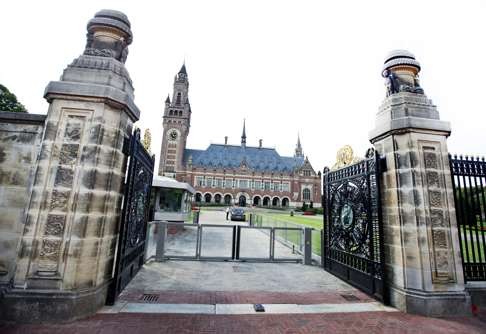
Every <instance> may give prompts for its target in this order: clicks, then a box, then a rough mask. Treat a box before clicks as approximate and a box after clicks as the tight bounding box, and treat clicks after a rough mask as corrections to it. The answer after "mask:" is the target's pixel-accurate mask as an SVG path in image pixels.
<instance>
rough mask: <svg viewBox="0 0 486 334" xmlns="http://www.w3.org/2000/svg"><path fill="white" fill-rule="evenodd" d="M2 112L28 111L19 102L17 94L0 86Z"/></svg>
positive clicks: (0, 107)
mask: <svg viewBox="0 0 486 334" xmlns="http://www.w3.org/2000/svg"><path fill="white" fill-rule="evenodd" d="M0 111H10V112H27V109H25V107H24V106H23V104H22V103H20V102H19V101H17V97H16V96H15V94H13V93H11V92H10V91H9V90H8V89H7V87H5V86H3V85H1V84H0Z"/></svg>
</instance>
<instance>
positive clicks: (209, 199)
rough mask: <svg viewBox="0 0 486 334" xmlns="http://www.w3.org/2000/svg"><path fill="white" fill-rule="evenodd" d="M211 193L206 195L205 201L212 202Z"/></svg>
mask: <svg viewBox="0 0 486 334" xmlns="http://www.w3.org/2000/svg"><path fill="white" fill-rule="evenodd" d="M211 197H212V196H211V194H206V195H204V202H206V203H211Z"/></svg>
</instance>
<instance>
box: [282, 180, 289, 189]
mask: <svg viewBox="0 0 486 334" xmlns="http://www.w3.org/2000/svg"><path fill="white" fill-rule="evenodd" d="M282 191H290V183H289V182H284V183H282Z"/></svg>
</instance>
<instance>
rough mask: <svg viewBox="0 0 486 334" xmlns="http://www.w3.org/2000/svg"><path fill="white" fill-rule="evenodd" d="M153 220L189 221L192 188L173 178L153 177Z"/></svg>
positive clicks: (193, 191)
mask: <svg viewBox="0 0 486 334" xmlns="http://www.w3.org/2000/svg"><path fill="white" fill-rule="evenodd" d="M152 190H153V192H154V197H155V203H154V204H155V205H154V220H163V221H168V222H184V221H188V220H189V219H190V214H191V203H192V196H193V195H194V193H195V192H196V191H195V190H194V188H193V187H192V186H191V185H190V184H188V183H184V182H179V181H177V180H175V179H173V178H170V177H166V176H160V175H154V178H153V181H152Z"/></svg>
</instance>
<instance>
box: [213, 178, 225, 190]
mask: <svg viewBox="0 0 486 334" xmlns="http://www.w3.org/2000/svg"><path fill="white" fill-rule="evenodd" d="M214 181H216V187H217V188H223V179H214Z"/></svg>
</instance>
